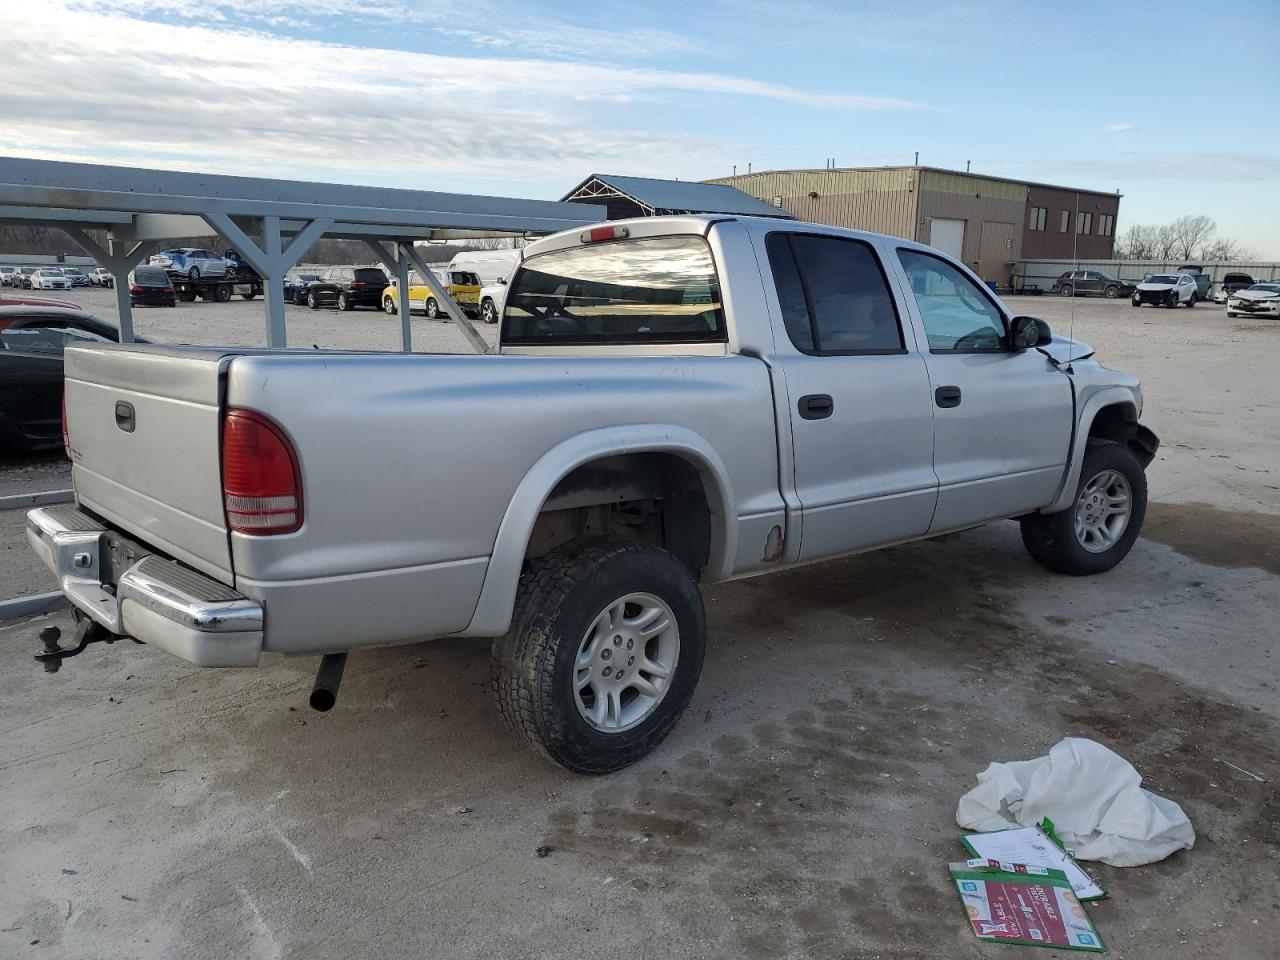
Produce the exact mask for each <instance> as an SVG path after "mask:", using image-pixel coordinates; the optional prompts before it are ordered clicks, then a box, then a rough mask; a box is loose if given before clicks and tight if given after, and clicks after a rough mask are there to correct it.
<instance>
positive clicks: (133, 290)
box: [129, 283, 142, 293]
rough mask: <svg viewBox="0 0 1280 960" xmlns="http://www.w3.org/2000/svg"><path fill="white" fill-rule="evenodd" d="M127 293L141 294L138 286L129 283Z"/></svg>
mask: <svg viewBox="0 0 1280 960" xmlns="http://www.w3.org/2000/svg"><path fill="white" fill-rule="evenodd" d="M129 292H130V293H141V292H142V288H141V287H140V286H138V285H137V284H136V283H131V284H129Z"/></svg>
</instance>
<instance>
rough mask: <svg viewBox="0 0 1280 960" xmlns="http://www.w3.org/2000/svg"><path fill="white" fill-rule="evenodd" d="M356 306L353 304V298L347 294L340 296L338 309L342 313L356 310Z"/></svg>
mask: <svg viewBox="0 0 1280 960" xmlns="http://www.w3.org/2000/svg"><path fill="white" fill-rule="evenodd" d="M355 308H356V305H355V304H354V303H352V302H351V298H350V297H348V296H347V295H346V294H345V293H340V294H338V309H339V310H342V311H347V310H354V309H355Z"/></svg>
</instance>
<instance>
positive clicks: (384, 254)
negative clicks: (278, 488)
mask: <svg viewBox="0 0 1280 960" xmlns="http://www.w3.org/2000/svg"><path fill="white" fill-rule="evenodd" d="M599 219H600V208H599V207H597V206H592V205H589V204H581V203H564V202H556V201H550V200H524V199H515V198H508V197H486V196H474V195H469V194H460V193H437V192H434V191H426V190H404V189H396V188H389V187H362V186H349V185H343V184H334V183H313V182H307V181H299V180H271V179H261V178H256V177H232V176H224V175H217V174H202V173H176V172H171V171H165V170H148V169H141V168H135V167H112V166H100V165H96V164H86V163H66V162H62V161H54V160H32V159H27V158H22V157H0V223H13V224H34V225H40V226H48V227H58V228H61V229H62V230H64V231H65V232H66V233H67V234H68V235H69V236H70V237H71V238H72V239H73V240H74V241H75V242H76V243H77V244H78V245H79V246H81V247H82V248H83V249H84V250H85V251H86V252H87V253H88V254H89V255H90V256H92V257H93V258H94V259H95V260H97V261H98V262H99V263H100V264H101V265H102V266H104V267H106V268H107V269H109V270H110V271H111V272H112V274H113V275H114V276H115V280H116V283H115V289H116V304H117V308H118V310H119V318H120V338H121V340H122V341H124V342H131V341H132V340H133V314H132V311H131V309H130V304H129V286H128V282H127V277H128V274H129V271H130V270H132V269H133V267H134V266H136V265H137V264H138V263H140V262H141V261H142V260H143V259H145V258H146V257H147V256H149V255H150V254H151V253H153V252H154V251H155V250H156V249H158V248H159V247H160V245H161V242H162V241H164V240H171V239H176V238H180V237H195V236H212V235H215V234H216V235H217V236H220V237H222V238H223V239H224V240H225V241H227V242H228V243H229V244H230V245H231V246H233V247H234V248H235V249H236V251H237V252H238V253H239V254H240V255H241V256H242V257H243V258H244V259H245V260H246V261H248V262H249V264H250V265H251V266H253V268H254V269H255V270H257V271H258V273H259V275H260V276H261V277H262V282H263V289H264V293H265V300H266V306H267V344H268V346H272V347H283V346H286V345H287V335H286V329H285V310H284V288H283V279H284V275H285V273H286V272H287V271H288V270H289V269H290V268H292V267H293V266H294V265H295V264H297V263H298V261H299V260H301V258H302V257H303V256H304V255H305V254H306V252H307V250H309V249H310V248H311V246H312V245H313V244H314V243H315V242H316V241H317V240H319V239H320V238H321V237H329V238H334V239H355V240H362V241H364V243H365V244H366V245H367V246H368V248H369V250H370V252H371V253H372V254H373V256H374V257H375V258H376V259H377V260H378V261H380V262H381V263H383V264H384V265H385V266H386V267H387V268H388V269H389V270H390V271H391V272H392V273H393V274H394V275H395V276H396V277H397V282H398V283H399V289H400V290H401V291H405V290H407V289H408V274H409V268H410V267H411V266H412V267H413V268H415V269H416V270H417V272H418V273H419V275H420V276H421V277H422V280H423V282H424V283H425V284H426V285H427V286H428V287H429V288H430V289H431V291H432V293H433V295H434V296H435V297H436V300H437V301H438V302H439V303H441V304H443V305H444V306H445V308H446V310H447V311H448V313H449V316H450V318H451V319H452V320H453V321H454V322H455V323H457V324H458V325H459V327H460V328H461V330H462V332H463V333H464V334H465V335H466V337H467V340H468V341H469V342H470V343H471V346H472V347H473V348H474V349H475V350H476V351H477V352H480V353H486V352H488V349H489V348H488V345H487V344H486V343H485V341H484V338H483V337H481V336H480V334H479V332H478V331H477V330H476V329H475V328H474V327H473V326H472V325H471V323H470V321H469V320H468V319H467V317H466V316H465V315H464V314H463V313H462V311H461V310H460V309H459V308H458V306H457V304H456V303H455V302H454V301H453V298H452V297H450V296H449V295H448V293H447V292H446V291H445V290H444V289H443V288H442V287H441V285H440V283H439V281H438V280H436V278H435V275H434V274H433V273H432V272H431V271H430V270H429V269H428V268H427V266H426V264H425V263H423V261H422V258H421V257H420V256H419V255H418V253H417V251H416V250H415V249H414V246H413V245H414V243H415V242H416V241H423V240H456V239H466V238H475V237H525V236H538V235H542V234H548V233H555V232H556V231H558V230H565V229H569V228H573V227H579V226H582V225H583V224H587V223H592V222H594V221H596V220H599ZM89 231H100V232H102V233H105V234H106V237H107V240H106V243H105V246H104V245H103V244H101V243H99V242H97V241H96V240H95V239H94V238H93V237H91V236H90V235H89ZM253 235H256V236H257V237H260V238H261V241H260V242H259V241H257V240H255V239H254V238H253ZM396 299H397V302H398V304H399V307H400V327H401V341H402V345H403V348H404V349H405V350H409V349H411V346H412V334H411V331H410V324H409V298H408V296H407V295H399V296H397V298H396Z"/></svg>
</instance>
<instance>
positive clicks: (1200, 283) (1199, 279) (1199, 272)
mask: <svg viewBox="0 0 1280 960" xmlns="http://www.w3.org/2000/svg"><path fill="white" fill-rule="evenodd" d="M1178 272H1179V273H1185V274H1186V275H1187V276H1189V277H1191V278H1192V279H1193V280H1195V282H1196V299H1197V300H1208V299H1209V296H1210V290H1211V288H1212V287H1213V278H1212V277H1210V276H1209V274H1207V273H1205V272H1204V267H1197V266H1195V265H1193V264H1186V265H1184V266H1181V267H1179V268H1178Z"/></svg>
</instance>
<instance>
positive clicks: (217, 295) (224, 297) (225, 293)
mask: <svg viewBox="0 0 1280 960" xmlns="http://www.w3.org/2000/svg"><path fill="white" fill-rule="evenodd" d="M234 293H235V291H234V290H233V289H232V288H231V284H229V283H220V284H218V286H217V287H215V288H214V293H213V298H214V299H215V300H216V301H218V303H230V302H231V297H232V295H233V294H234Z"/></svg>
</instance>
